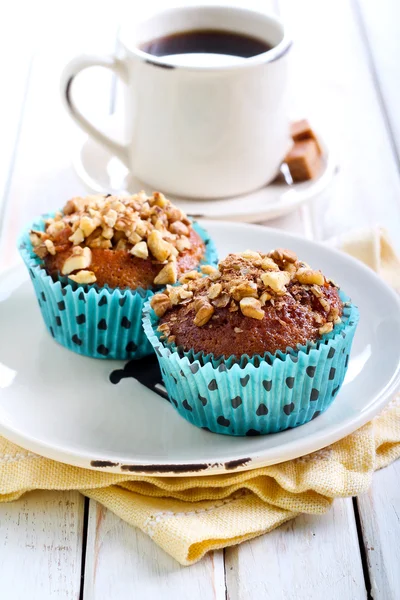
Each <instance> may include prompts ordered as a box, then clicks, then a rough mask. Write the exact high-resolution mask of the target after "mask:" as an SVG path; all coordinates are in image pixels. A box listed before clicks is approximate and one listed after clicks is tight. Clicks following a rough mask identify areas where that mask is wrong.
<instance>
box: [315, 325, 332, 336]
mask: <svg viewBox="0 0 400 600" xmlns="http://www.w3.org/2000/svg"><path fill="white" fill-rule="evenodd" d="M332 330H333V323H329V322H328V323H325V325H322V327H320V328H319V329H318V333H319V335H324V333H330V332H331V331H332Z"/></svg>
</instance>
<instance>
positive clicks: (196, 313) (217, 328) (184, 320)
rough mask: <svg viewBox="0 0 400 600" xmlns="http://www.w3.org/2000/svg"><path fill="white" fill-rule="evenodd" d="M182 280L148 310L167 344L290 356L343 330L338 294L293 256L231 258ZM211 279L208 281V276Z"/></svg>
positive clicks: (224, 352)
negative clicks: (292, 350)
mask: <svg viewBox="0 0 400 600" xmlns="http://www.w3.org/2000/svg"><path fill="white" fill-rule="evenodd" d="M201 270H202V273H203V276H202V275H201V273H199V272H197V271H191V272H188V273H186V274H184V275H183V276H182V277H181V278H180V279H179V281H180V283H181V285H180V286H176V287H172V286H169V285H168V286H167V288H166V290H165V291H164V292H162V293H159V294H156V295H155V296H154V297H153V298H152V299H151V301H150V304H151V306H152V308H153V310H154V312H155V313H156V315H157V316H158V317H159V318H160V325H159V327H158V330H159V331H160V332H161V338H162V339H165V340H167V341H168V343H174V344H176V346H179V347H183V349H184V350H186V351H188V350H190V349H192V350H194V351H195V352H199V351H202V352H204V353H206V354H210V353H212V354H214V356H216V357H217V356H221V355H222V356H226V357H227V356H231V355H236V356H239V355H243V354H247V355H249V356H252V355H254V354H259V355H263V354H264V353H265V352H270V353H272V354H273V353H275V352H276V351H278V350H281V351H282V352H285V351H286V350H287V348H296V347H297V345H299V344H300V345H304V344H306V343H307V342H308V341H316V340H317V339H319V338H320V337H321V336H322V335H324V334H326V333H329V332H330V331H332V330H333V327H334V325H336V324H337V323H340V321H341V315H342V308H343V304H342V301H341V300H340V297H339V292H338V288H337V286H336V285H335V284H334V283H333V282H332V281H331V280H329V279H326V278H325V276H324V275H323V274H322V273H321V271H316V270H313V269H312V268H311V267H310V266H309V265H307V264H306V263H304V262H301V261H300V260H299V259H298V258H297V256H296V254H295V253H294V252H292V251H290V250H287V249H283V248H277V249H275V250H272V251H271V252H269V253H262V252H254V251H251V250H247V251H245V252H242V253H240V254H229V255H228V256H227V257H226V258H225V260H223V261H221V262H220V263H219V265H218V269H217V268H215V267H212V266H210V265H205V266H202V267H201ZM204 275H205V276H204Z"/></svg>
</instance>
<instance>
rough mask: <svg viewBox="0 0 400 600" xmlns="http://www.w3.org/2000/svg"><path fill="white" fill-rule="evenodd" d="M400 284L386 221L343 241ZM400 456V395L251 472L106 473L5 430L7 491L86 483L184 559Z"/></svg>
mask: <svg viewBox="0 0 400 600" xmlns="http://www.w3.org/2000/svg"><path fill="white" fill-rule="evenodd" d="M336 245H339V246H340V247H342V249H343V250H344V251H347V252H349V253H350V254H353V255H355V256H357V258H359V259H360V260H363V261H364V262H366V263H367V264H368V265H369V266H371V267H372V268H374V269H375V270H376V271H377V272H378V273H380V274H381V275H382V277H384V278H385V279H386V280H387V281H389V282H390V283H391V284H392V285H393V286H394V287H395V288H397V289H398V290H400V275H399V274H400V261H399V259H398V258H397V256H396V254H395V252H394V251H393V248H392V246H391V244H390V242H389V240H388V238H387V235H386V233H385V232H384V231H383V230H380V229H375V230H372V231H370V230H367V231H361V232H357V234H356V235H352V236H346V237H345V238H343V239H342V240H339V242H338V241H336ZM398 457H400V395H398V396H396V397H395V398H394V399H392V401H391V402H390V404H389V405H388V406H387V407H386V409H385V410H384V411H383V412H382V413H381V414H380V415H379V416H378V417H376V418H375V419H373V420H372V421H371V422H370V423H368V424H367V425H365V426H364V427H362V428H361V429H359V430H358V431H356V432H355V433H353V434H352V435H349V436H348V437H347V438H345V439H343V440H341V441H339V442H337V443H335V444H332V445H331V446H329V447H327V448H324V449H323V450H319V451H318V452H314V453H313V454H310V455H307V456H304V457H301V458H298V459H296V460H291V461H288V462H285V463H282V464H279V465H275V466H270V467H265V468H261V469H255V470H252V471H247V472H244V473H237V474H229V475H215V476H209V477H190V478H185V477H177V478H167V477H140V476H132V475H114V474H110V473H99V472H97V471H96V472H95V471H90V470H86V469H80V468H77V467H71V466H69V465H65V464H62V463H57V462H55V461H52V460H49V459H47V458H43V457H41V456H38V455H36V454H33V453H31V452H28V451H26V450H23V449H22V448H20V447H18V446H16V445H14V444H12V443H11V442H8V441H7V440H6V439H4V438H0V495H1V496H0V500H2V501H3V502H6V501H10V500H14V499H16V498H18V497H20V496H21V495H22V494H24V493H25V492H28V491H30V490H34V489H46V490H54V489H56V490H70V489H77V490H80V491H81V492H82V493H83V494H85V495H86V496H89V497H90V498H94V499H95V500H97V501H98V502H101V503H102V504H104V505H105V506H107V507H108V508H109V509H110V510H112V511H113V512H114V513H116V514H117V515H119V516H120V517H121V518H122V519H124V520H125V521H127V522H128V523H130V524H131V525H134V526H136V527H140V529H142V530H143V531H144V532H145V533H147V534H148V535H149V536H150V537H151V538H152V539H153V540H154V541H155V542H156V543H157V544H158V545H159V546H160V547H161V548H163V549H164V550H165V551H166V552H168V553H169V554H171V556H173V557H174V558H176V560H177V561H179V562H180V563H181V564H182V565H189V564H191V563H193V562H196V561H197V560H199V559H200V558H201V557H202V556H203V555H204V554H205V553H206V552H208V551H209V550H212V549H216V548H222V547H225V546H230V545H233V544H237V543H240V542H242V541H244V540H248V539H251V538H253V537H256V536H258V535H261V534H263V533H266V532H268V531H270V530H271V529H274V528H275V527H277V526H278V525H280V524H282V523H283V522H285V521H287V520H289V519H292V518H294V517H296V516H297V515H298V514H300V513H311V514H320V513H323V512H325V511H327V510H328V509H329V507H330V505H331V503H332V501H333V499H334V498H337V497H344V496H355V495H357V494H361V493H363V492H365V491H366V490H367V489H368V486H369V485H370V483H371V477H372V474H373V472H374V471H375V470H376V469H380V468H381V467H384V466H386V465H388V464H389V463H390V462H392V461H393V460H395V459H396V458H398Z"/></svg>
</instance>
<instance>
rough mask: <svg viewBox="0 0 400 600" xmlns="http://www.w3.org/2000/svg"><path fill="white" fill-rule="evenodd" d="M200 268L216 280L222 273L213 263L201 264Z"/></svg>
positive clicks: (212, 279)
mask: <svg viewBox="0 0 400 600" xmlns="http://www.w3.org/2000/svg"><path fill="white" fill-rule="evenodd" d="M200 270H201V272H202V273H204V275H208V277H209V278H210V279H211V281H215V280H216V279H219V278H220V277H221V273H220V272H219V271H218V269H216V268H215V267H213V266H212V265H201V267H200Z"/></svg>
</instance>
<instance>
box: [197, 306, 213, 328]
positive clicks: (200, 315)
mask: <svg viewBox="0 0 400 600" xmlns="http://www.w3.org/2000/svg"><path fill="white" fill-rule="evenodd" d="M213 314H214V307H213V306H211V304H210V303H209V302H207V301H206V300H203V302H202V304H201V306H200V307H199V308H198V310H196V316H195V318H194V321H193V322H194V324H195V325H197V327H203V325H205V324H206V323H208V321H209V320H210V319H211V317H212V316H213Z"/></svg>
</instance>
